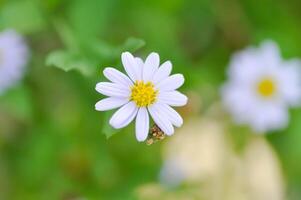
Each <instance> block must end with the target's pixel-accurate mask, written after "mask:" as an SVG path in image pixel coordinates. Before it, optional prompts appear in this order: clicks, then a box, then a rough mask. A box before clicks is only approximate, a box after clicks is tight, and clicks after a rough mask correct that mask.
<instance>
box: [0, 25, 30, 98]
mask: <svg viewBox="0 0 301 200" xmlns="http://www.w3.org/2000/svg"><path fill="white" fill-rule="evenodd" d="M27 60H28V48H27V45H26V43H25V41H24V40H23V38H22V36H20V35H19V34H17V33H16V32H15V31H14V30H5V31H3V32H1V33H0V94H1V93H3V92H4V91H5V90H6V89H8V88H9V87H11V86H13V85H14V84H15V83H16V82H18V81H19V80H20V79H21V78H22V76H23V74H24V68H25V65H26V63H27Z"/></svg>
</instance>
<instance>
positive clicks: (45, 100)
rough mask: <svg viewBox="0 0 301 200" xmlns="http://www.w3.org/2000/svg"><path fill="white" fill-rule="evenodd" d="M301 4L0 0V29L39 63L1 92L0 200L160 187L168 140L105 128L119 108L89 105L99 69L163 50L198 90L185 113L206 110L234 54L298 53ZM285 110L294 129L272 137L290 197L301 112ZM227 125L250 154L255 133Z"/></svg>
mask: <svg viewBox="0 0 301 200" xmlns="http://www.w3.org/2000/svg"><path fill="white" fill-rule="evenodd" d="M300 6H301V3H300V1H299V0H289V1H284V0H274V1H273V0H262V1H254V0H229V1H210V0H203V1H199V0H167V1H161V0H152V1H135V0H127V1H120V0H65V1H60V0H42V1H41V0H3V1H0V28H1V29H2V30H4V29H6V28H13V29H16V30H17V31H18V32H20V33H22V34H24V35H25V38H26V40H27V43H28V45H29V47H30V49H31V59H32V60H31V61H30V62H29V64H28V66H27V70H26V73H25V77H24V79H23V80H22V81H21V82H20V83H19V84H17V85H15V86H14V87H13V88H11V89H10V90H8V91H6V93H4V94H3V95H2V96H1V97H0V199H5V200H6V199H8V200H10V199H12V200H19V199H22V200H23V199H25V200H26V199H30V200H35V199H39V200H40V199H41V200H44V199H46V200H47V199H51V200H52V199H76V198H86V199H89V200H90V199H116V200H119V199H135V196H136V195H135V194H136V192H137V190H138V188H139V187H141V186H142V185H144V184H146V183H151V182H157V176H158V173H159V169H160V167H161V165H162V163H161V159H162V155H161V154H163V153H162V149H161V147H162V145H164V142H163V143H161V142H158V143H156V144H155V145H152V146H146V145H145V144H144V143H138V142H137V141H136V140H135V135H134V127H133V126H130V127H128V128H126V129H121V130H115V129H113V128H112V127H111V126H110V125H109V123H108V122H109V119H110V117H111V116H112V114H113V112H114V111H112V112H97V111H95V110H94V105H95V103H96V102H97V101H98V100H99V99H101V98H102V97H101V96H100V95H99V94H98V93H97V92H96V91H95V89H94V87H95V84H96V83H97V82H99V81H100V80H102V79H104V77H103V76H102V74H101V71H102V69H103V68H104V67H108V66H112V67H117V68H119V69H122V66H121V63H120V55H121V53H122V52H124V51H130V52H132V53H134V54H137V53H139V56H141V57H144V56H145V55H147V54H148V53H150V52H152V51H156V52H159V53H160V57H161V61H162V62H164V61H166V60H171V61H172V64H173V73H183V74H184V75H185V78H186V81H185V85H184V88H183V92H184V93H186V92H187V94H190V95H191V97H195V96H196V98H195V99H193V98H191V99H192V100H191V102H192V104H191V105H189V106H191V108H190V107H189V108H187V110H185V109H186V108H185V109H183V110H181V112H182V113H183V115H184V116H185V117H184V120H185V121H186V120H189V119H190V115H194V114H196V113H197V114H198V115H199V114H201V116H198V117H202V116H203V113H204V112H210V111H211V110H210V109H211V108H212V105H215V104H218V102H219V101H220V96H219V90H220V85H221V84H222V83H223V81H224V79H225V71H226V67H227V65H228V63H229V59H230V57H231V55H232V54H233V53H234V52H236V51H238V50H240V49H242V48H244V47H245V46H247V45H249V44H257V43H259V42H261V41H262V40H264V39H273V40H275V41H277V42H278V43H279V45H280V47H281V49H282V52H283V53H284V55H285V57H286V58H290V57H301V46H300V45H298V44H300V42H301V39H300V38H301V37H300V35H301V30H300V28H299V27H300V24H301V22H300V20H299V19H300V11H299V8H300ZM140 38H141V39H140ZM142 47H144V48H143V49H142ZM0 61H1V52H0ZM55 68H58V69H61V70H56V69H55ZM72 71H76V72H78V73H72ZM65 72H68V73H65ZM193 106H195V107H197V108H200V109H199V110H197V111H195V112H194V108H195V107H193ZM191 111H193V112H191ZM199 112H201V113H199ZM212 112H213V113H214V111H212ZM192 113H194V114H192ZM290 116H291V120H290V126H289V127H288V129H286V130H282V131H279V132H278V133H275V134H271V135H269V136H267V138H268V140H269V142H270V143H271V144H272V145H273V148H274V149H275V150H276V153H277V154H276V155H277V156H278V158H279V160H280V161H281V165H282V167H283V174H284V178H285V182H286V183H287V193H288V194H289V196H288V200H297V199H300V197H301V193H300V188H301V181H300V180H301V170H300V165H301V145H300V141H301V134H300V133H301V126H300V120H301V112H300V109H296V110H293V111H292V114H291V115H290ZM215 117H216V116H213V118H215ZM225 119H228V118H227V117H225V116H222V117H220V116H217V117H216V120H223V121H224V120H225ZM185 121H184V123H185ZM225 123H227V124H230V123H231V122H230V120H225ZM229 127H230V128H229V132H231V134H228V135H227V136H229V138H231V139H232V140H233V141H231V144H232V145H233V149H234V150H236V152H238V153H240V152H243V150H244V147H245V145H246V143H247V142H248V141H249V138H250V137H251V136H250V130H249V129H246V128H245V127H237V126H235V128H234V127H232V125H231V126H229ZM117 133H118V134H117ZM176 134H177V133H176ZM112 136H114V137H112ZM106 138H110V140H106ZM166 140H169V138H168V137H167V139H166ZM196 153H197V152H196ZM225 162H228V160H225ZM205 188H206V187H205ZM214 189H215V188H213V189H212V190H214ZM170 192H172V190H171V191H170Z"/></svg>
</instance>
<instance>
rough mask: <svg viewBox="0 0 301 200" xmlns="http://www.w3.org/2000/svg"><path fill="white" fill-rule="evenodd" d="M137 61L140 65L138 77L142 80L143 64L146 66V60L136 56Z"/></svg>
mask: <svg viewBox="0 0 301 200" xmlns="http://www.w3.org/2000/svg"><path fill="white" fill-rule="evenodd" d="M135 60H136V62H137V65H138V70H137V72H138V77H137V80H142V73H143V66H144V62H143V60H142V59H141V58H139V57H136V58H135Z"/></svg>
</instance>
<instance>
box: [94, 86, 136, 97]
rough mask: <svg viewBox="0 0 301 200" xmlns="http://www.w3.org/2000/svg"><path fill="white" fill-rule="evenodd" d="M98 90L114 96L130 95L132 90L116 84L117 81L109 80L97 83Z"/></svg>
mask: <svg viewBox="0 0 301 200" xmlns="http://www.w3.org/2000/svg"><path fill="white" fill-rule="evenodd" d="M95 89H96V91H97V92H99V93H101V94H103V95H106V96H112V97H129V95H130V90H129V88H128V89H125V88H124V86H122V85H119V84H116V83H109V82H100V83H97V84H96V88H95Z"/></svg>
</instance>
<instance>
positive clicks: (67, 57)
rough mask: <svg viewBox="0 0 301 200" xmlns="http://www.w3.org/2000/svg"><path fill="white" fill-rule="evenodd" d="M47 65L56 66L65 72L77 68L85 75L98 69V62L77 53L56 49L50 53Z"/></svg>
mask: <svg viewBox="0 0 301 200" xmlns="http://www.w3.org/2000/svg"><path fill="white" fill-rule="evenodd" d="M46 65H48V66H55V67H57V68H59V69H62V70H64V71H65V72H69V71H71V70H76V71H78V72H80V73H82V74H83V75H85V76H90V75H92V74H93V73H94V72H95V71H96V63H93V62H92V61H90V60H88V59H86V58H84V57H82V56H81V55H79V54H77V53H71V52H67V51H54V52H52V53H50V54H49V55H48V57H47V59H46Z"/></svg>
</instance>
